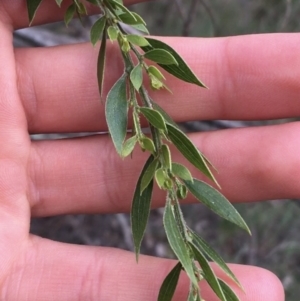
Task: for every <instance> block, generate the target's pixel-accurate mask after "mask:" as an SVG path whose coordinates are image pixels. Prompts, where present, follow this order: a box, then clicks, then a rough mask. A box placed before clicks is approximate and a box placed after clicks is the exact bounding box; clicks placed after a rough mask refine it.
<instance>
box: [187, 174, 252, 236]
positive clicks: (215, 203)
mask: <svg viewBox="0 0 300 301" xmlns="http://www.w3.org/2000/svg"><path fill="white" fill-rule="evenodd" d="M184 183H185V185H186V187H187V189H188V190H189V191H190V192H191V193H192V194H193V195H194V196H195V197H196V199H198V200H199V201H200V202H201V203H203V204H204V205H205V206H207V207H208V208H209V209H210V210H212V211H213V212H215V213H216V214H218V215H219V216H221V217H222V218H224V219H226V220H228V221H230V222H231V223H233V224H235V225H237V226H239V227H241V228H242V229H244V230H246V231H247V232H248V233H251V232H250V230H249V228H248V226H247V225H246V223H245V221H244V220H243V218H242V217H241V216H240V214H239V213H238V211H237V210H236V209H235V208H234V207H233V206H232V204H231V203H230V202H229V201H228V200H227V199H226V198H225V197H224V196H223V195H222V194H221V193H220V192H219V191H218V190H216V189H214V188H213V187H211V186H210V185H208V184H206V183H205V182H203V181H199V180H197V179H194V182H190V181H184Z"/></svg>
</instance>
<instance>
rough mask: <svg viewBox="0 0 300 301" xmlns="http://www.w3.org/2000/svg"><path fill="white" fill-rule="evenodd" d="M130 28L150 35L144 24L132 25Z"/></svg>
mask: <svg viewBox="0 0 300 301" xmlns="http://www.w3.org/2000/svg"><path fill="white" fill-rule="evenodd" d="M130 26H131V27H133V28H135V29H137V30H139V31H140V32H142V33H144V34H149V31H148V29H147V27H146V26H145V25H144V24H131V25H130Z"/></svg>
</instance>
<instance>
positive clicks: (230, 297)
mask: <svg viewBox="0 0 300 301" xmlns="http://www.w3.org/2000/svg"><path fill="white" fill-rule="evenodd" d="M219 283H220V285H221V288H222V290H223V292H224V295H225V296H226V299H227V301H240V299H239V298H238V296H237V295H236V294H235V292H234V291H233V290H232V289H231V288H230V287H229V286H228V285H227V283H225V282H224V281H223V280H222V279H219Z"/></svg>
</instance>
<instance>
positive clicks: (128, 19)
mask: <svg viewBox="0 0 300 301" xmlns="http://www.w3.org/2000/svg"><path fill="white" fill-rule="evenodd" d="M118 18H119V19H120V21H121V22H123V23H125V24H129V25H135V24H138V21H137V20H136V18H135V17H134V16H133V15H132V14H129V13H123V14H120V15H119V16H118ZM141 25H142V24H141Z"/></svg>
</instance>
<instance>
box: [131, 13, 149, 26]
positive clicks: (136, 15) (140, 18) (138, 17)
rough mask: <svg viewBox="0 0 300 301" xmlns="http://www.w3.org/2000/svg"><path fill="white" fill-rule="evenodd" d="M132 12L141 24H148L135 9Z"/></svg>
mask: <svg viewBox="0 0 300 301" xmlns="http://www.w3.org/2000/svg"><path fill="white" fill-rule="evenodd" d="M131 13H132V14H133V15H134V17H135V18H136V20H137V21H138V22H139V23H140V24H143V25H145V26H146V22H145V20H144V19H143V18H142V17H141V16H140V15H139V14H137V13H136V12H133V11H132V12H131Z"/></svg>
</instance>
